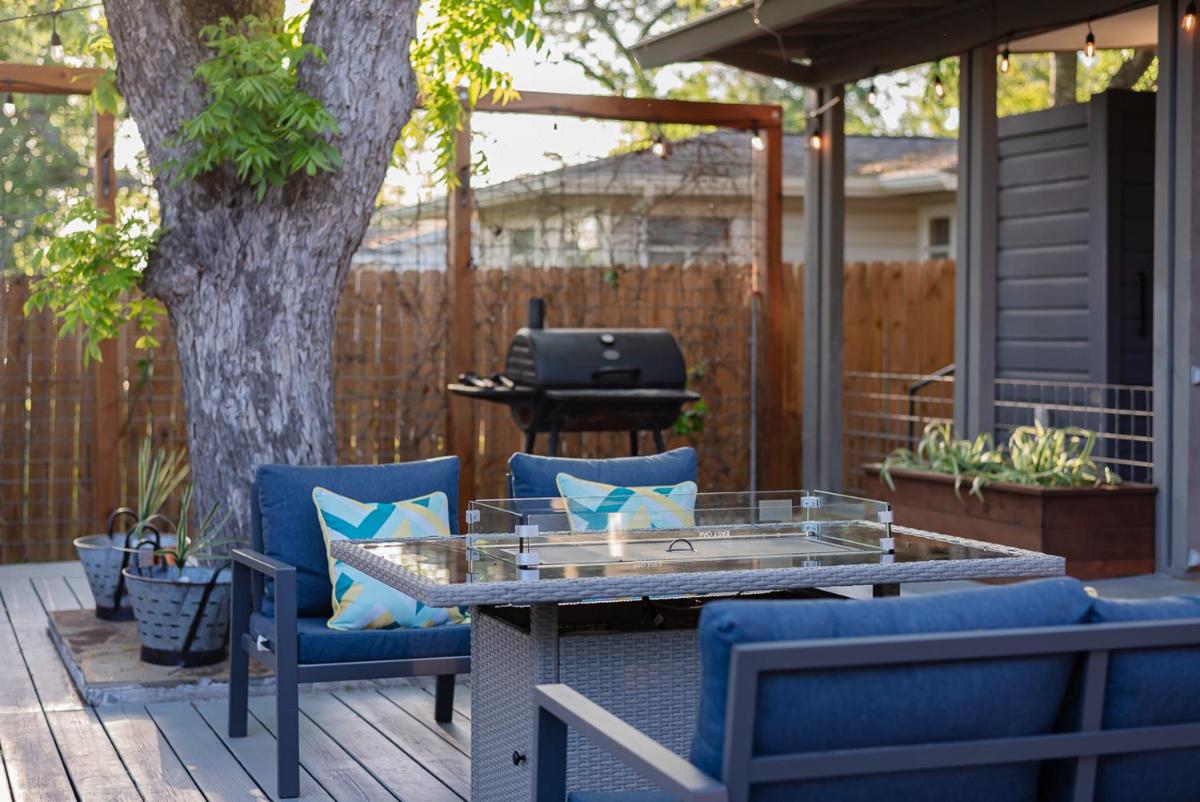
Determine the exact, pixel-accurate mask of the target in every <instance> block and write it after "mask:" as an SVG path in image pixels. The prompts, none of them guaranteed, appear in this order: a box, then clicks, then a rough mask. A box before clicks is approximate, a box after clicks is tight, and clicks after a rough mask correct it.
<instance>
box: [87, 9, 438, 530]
mask: <svg viewBox="0 0 1200 802" xmlns="http://www.w3.org/2000/svg"><path fill="white" fill-rule="evenodd" d="M104 5H105V12H106V15H107V19H108V25H109V31H110V33H111V36H112V39H113V45H114V47H115V49H116V55H117V63H118V71H117V82H118V86H119V88H120V89H121V92H122V94H123V95H124V97H125V99H126V102H127V104H128V106H129V109H130V112H131V113H132V115H133V118H134V120H135V121H136V122H137V124H138V128H139V130H140V132H141V135H142V138H143V140H144V141H145V143H146V149H147V151H148V153H149V156H150V161H151V164H152V165H153V166H154V167H155V168H156V169H157V170H159V171H163V165H165V164H166V163H167V162H168V161H169V160H170V159H171V158H172V157H175V158H179V157H180V154H179V153H176V152H173V151H172V150H170V148H168V142H169V140H170V138H171V137H173V136H174V135H175V134H176V132H177V131H178V129H179V126H180V124H181V123H182V122H183V121H184V120H186V119H188V118H189V117H192V116H194V115H195V114H196V113H197V112H198V111H200V109H202V108H203V106H204V94H203V87H202V86H201V85H199V84H198V83H197V82H196V81H195V80H194V79H193V78H192V74H193V71H194V69H195V67H196V65H197V64H199V63H200V62H201V61H202V60H203V59H205V58H207V56H208V53H207V51H206V49H205V48H204V47H203V46H202V45H201V44H200V42H199V38H198V32H199V29H200V28H201V27H202V26H204V25H206V24H210V23H212V22H215V21H217V19H219V18H220V17H221V16H233V17H235V18H236V17H241V16H244V15H246V14H255V15H258V16H272V15H274V16H278V15H279V14H281V13H282V11H283V3H282V0H105V3H104ZM416 10H417V0H314V2H313V4H312V7H311V9H310V12H309V21H308V24H307V27H306V29H305V33H304V38H305V41H307V42H311V43H313V44H316V45H318V46H319V47H320V48H321V49H322V50H324V52H325V54H326V56H327V57H328V62H327V63H324V64H318V63H312V62H306V63H305V64H304V65H302V66H301V68H300V84H301V86H302V87H303V88H304V89H305V91H307V92H309V93H310V94H312V95H313V96H314V97H316V98H318V99H319V100H320V101H322V102H323V103H324V104H325V107H326V108H327V109H328V110H329V111H330V112H331V113H332V114H333V116H334V117H335V118H336V119H337V120H338V123H339V126H340V133H339V134H337V135H334V136H333V137H331V141H332V142H333V144H334V145H335V146H336V147H337V149H338V151H339V152H340V154H341V156H342V161H343V166H342V168H341V169H340V170H339V171H337V172H336V173H319V174H318V175H317V176H314V177H311V178H309V177H301V176H296V177H294V178H293V179H292V180H291V181H289V182H288V184H287V185H285V186H283V187H281V188H278V189H271V190H269V191H268V192H267V194H266V196H265V197H264V198H263V200H262V201H261V202H258V201H256V200H255V198H254V194H253V192H252V191H251V190H249V189H248V188H246V187H244V186H242V185H241V184H240V183H239V182H238V181H237V180H236V178H235V177H234V176H233V174H232V171H231V170H228V169H223V170H220V171H217V172H214V173H212V174H209V175H206V176H203V177H201V178H200V179H198V180H196V181H189V182H182V183H176V182H175V181H174V179H173V176H171V175H170V174H169V173H167V172H165V171H164V172H160V173H159V174H158V177H157V179H156V183H155V187H156V189H157V191H158V196H159V207H160V213H161V218H162V219H161V224H162V228H163V231H164V234H163V236H162V238H161V239H160V241H159V245H158V247H157V249H156V252H155V254H154V256H153V258H152V260H151V264H150V267H149V268H148V270H147V274H146V280H145V282H144V284H145V289H146V291H147V292H148V293H150V294H151V295H153V296H155V297H157V298H159V299H160V300H162V301H163V303H164V304H165V305H166V307H167V310H168V313H169V316H170V320H171V325H172V328H173V330H174V336H175V343H176V348H177V351H178V359H179V366H180V372H181V375H182V380H183V397H184V404H185V408H186V411H187V420H188V447H189V452H190V453H189V456H190V460H191V476H192V482H193V484H194V485H195V496H196V507H197V509H198V510H206V509H208V507H210V506H211V505H213V504H217V503H219V504H221V505H222V506H223V507H224V508H225V509H227V510H230V511H232V513H233V515H232V517H231V519H230V521H231V526H232V527H233V529H234V532H232V533H231V534H237V535H240V536H242V537H243V538H244V537H246V535H247V533H248V521H249V515H248V513H249V492H248V491H249V483H250V481H251V480H252V479H253V476H254V471H255V469H256V468H257V466H259V465H261V464H264V463H287V464H319V463H326V464H327V463H333V462H334V461H335V460H336V448H335V441H334V421H333V375H332V368H333V356H332V354H333V333H334V318H335V313H336V310H337V303H338V297H339V295H340V294H341V290H342V286H343V285H344V283H345V280H346V276H347V274H348V272H349V267H350V259H351V257H352V256H353V254H354V252H355V251H356V250H357V248H358V246H359V244H360V242H361V241H362V237H363V234H364V232H365V231H366V228H367V225H368V223H369V222H370V216H371V211H372V209H373V206H374V200H375V196H376V194H377V193H378V191H379V187H380V185H381V184H382V182H383V178H384V175H385V173H386V171H387V166H388V163H389V160H390V157H391V152H392V148H393V146H394V144H395V142H396V139H397V137H399V135H400V129H401V128H402V127H403V125H404V124H405V122H407V120H408V118H409V115H410V114H411V112H412V108H413V104H414V102H415V98H416V88H415V80H414V76H413V71H412V67H411V65H410V63H409V57H408V53H409V44H410V42H411V40H412V37H413V33H414V29H415V22H416Z"/></svg>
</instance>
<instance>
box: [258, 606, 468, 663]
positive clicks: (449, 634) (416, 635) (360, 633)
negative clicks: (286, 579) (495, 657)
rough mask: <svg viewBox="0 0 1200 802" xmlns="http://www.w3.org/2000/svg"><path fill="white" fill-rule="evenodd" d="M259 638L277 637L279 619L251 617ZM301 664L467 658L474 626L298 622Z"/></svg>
mask: <svg viewBox="0 0 1200 802" xmlns="http://www.w3.org/2000/svg"><path fill="white" fill-rule="evenodd" d="M250 631H251V632H252V633H253V634H254V635H255V637H257V636H259V635H262V636H263V637H265V638H267V639H269V640H272V641H274V640H275V621H274V620H273V619H271V618H269V617H267V616H265V615H263V614H262V613H254V614H253V615H251V616H250ZM296 640H297V647H298V649H299V654H300V662H301V663H353V662H359V661H373V660H408V659H415V658H419V657H465V656H468V655H470V654H471V625H470V624H446V625H444V626H440V627H418V628H416V629H360V630H342V629H330V628H329V627H328V626H327V625H326V622H325V619H324V618H320V617H310V618H300V619H298V620H297V621H296Z"/></svg>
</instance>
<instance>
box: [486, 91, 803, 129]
mask: <svg viewBox="0 0 1200 802" xmlns="http://www.w3.org/2000/svg"><path fill="white" fill-rule="evenodd" d="M520 95H521V96H520V97H519V98H517V99H516V100H512V101H510V102H508V103H498V102H496V101H493V100H491V99H490V98H488V99H480V101H479V102H478V103H477V104H476V105H475V111H477V112H495V113H508V114H545V115H553V116H559V117H584V118H590V119H594V120H622V121H626V120H635V121H641V122H650V123H659V124H661V125H669V124H680V125H712V126H717V127H720V128H735V129H739V130H743V131H750V130H753V129H755V128H760V129H765V128H769V127H770V126H772V125H780V124H781V113H780V110H779V107H778V106H770V105H763V104H758V103H710V102H707V101H699V100H659V99H656V98H640V97H613V96H611V95H571V94H563V93H558V92H521V93H520Z"/></svg>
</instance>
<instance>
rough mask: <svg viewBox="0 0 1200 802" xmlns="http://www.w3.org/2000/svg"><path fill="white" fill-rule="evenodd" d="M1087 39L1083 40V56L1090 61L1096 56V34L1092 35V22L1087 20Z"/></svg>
mask: <svg viewBox="0 0 1200 802" xmlns="http://www.w3.org/2000/svg"><path fill="white" fill-rule="evenodd" d="M1087 29H1088V33H1087V38H1086V39H1084V40H1083V56H1084V58H1086V59H1087V60H1088V61H1091V60H1092V59H1093V58H1095V56H1096V34H1094V33H1092V21H1091V20H1088V24H1087Z"/></svg>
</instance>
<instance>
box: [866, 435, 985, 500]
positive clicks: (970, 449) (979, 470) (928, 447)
mask: <svg viewBox="0 0 1200 802" xmlns="http://www.w3.org/2000/svg"><path fill="white" fill-rule="evenodd" d="M1002 464H1003V456H1002V454H1001V453H1000V452H999V451H997V450H996V444H995V441H994V440H993V439H992V436H991V435H990V434H980V435H979V436H978V437H976V438H975V439H974V440H962V439H958V438H956V437H955V436H954V427H953V426H951V425H950V424H949V423H944V422H938V421H932V422H930V423H927V424H926V425H925V429H924V431H923V432H922V433H921V439H920V440H919V441H918V442H917V450H916V451H915V452H914V451H910V450H909V449H907V448H898V449H896V450H895V451H893V452H892V453H891V454H890V455H888V458H887V459H886V460H884V462H883V467H882V468H881V469H880V471H879V477H880V478H881V479H883V481H884V482H886V483H887V486H888V487H890V488H891V489H892V490H895V489H896V485H895V483H894V482H893V481H892V475H891V469H892V468H913V469H916V470H924V471H934V472H936V473H945V474H949V475H951V476H953V477H954V493H955V494H956V495H958V496H959V497H961V496H962V486H963V484H964V483H965V482H966V480H967V479H968V478H970V479H971V489H970V493H971V495H973V496H976V497H977V498H979V500H980V501H982V500H983V493H982V488H983V486H984V485H985V484H987V482H988V480H989V479H990V478H991V477H993V476H995V475H996V474H998V473H999V472H1000V470H1001V468H1002Z"/></svg>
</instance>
